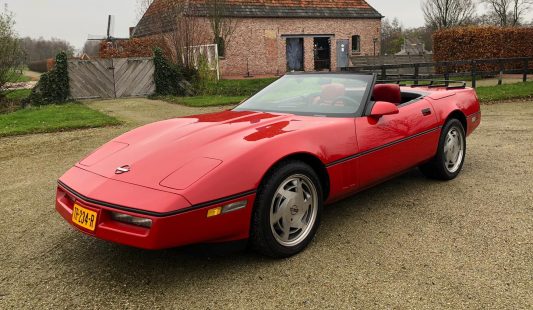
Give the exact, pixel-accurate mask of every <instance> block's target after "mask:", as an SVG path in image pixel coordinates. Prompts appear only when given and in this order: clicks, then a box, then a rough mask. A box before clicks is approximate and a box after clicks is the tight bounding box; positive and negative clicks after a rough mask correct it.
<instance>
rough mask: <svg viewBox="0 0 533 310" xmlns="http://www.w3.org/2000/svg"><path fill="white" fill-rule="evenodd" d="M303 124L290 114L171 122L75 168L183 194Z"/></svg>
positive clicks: (125, 138) (129, 136)
mask: <svg viewBox="0 0 533 310" xmlns="http://www.w3.org/2000/svg"><path fill="white" fill-rule="evenodd" d="M305 126H306V122H304V121H302V119H301V118H300V117H297V116H294V115H288V114H273V113H259V112H236V111H224V112H220V113H214V114H205V115H199V116H191V117H186V118H178V119H171V120H167V121H162V122H158V123H154V124H150V125H147V126H144V127H141V128H138V129H135V130H133V131H131V132H128V133H126V134H124V135H122V136H120V137H118V138H116V139H114V140H113V141H111V142H109V143H107V144H105V145H104V146H102V147H101V148H99V149H98V150H96V151H95V152H93V153H92V154H90V155H89V156H88V157H87V158H85V159H83V160H82V161H80V162H79V163H78V164H77V167H78V168H81V169H84V170H87V171H90V172H93V173H96V174H98V175H100V176H103V177H106V178H110V179H114V180H118V181H122V182H127V183H132V184H136V185H141V186H146V187H150V188H156V189H162V188H163V189H165V188H167V189H173V190H183V189H186V188H187V187H188V186H190V185H192V184H193V183H194V182H196V181H198V180H199V179H200V178H202V177H203V176H205V175H207V174H209V173H210V172H211V171H213V170H214V169H216V168H217V167H218V166H220V165H222V164H223V163H224V161H225V160H228V159H232V158H234V157H235V156H237V155H238V154H242V153H243V152H246V151H247V149H248V148H250V147H253V146H254V144H256V143H264V142H266V141H268V140H271V139H273V138H275V137H277V136H280V135H283V134H287V133H290V132H294V131H296V130H300V129H301V128H303V127H305Z"/></svg>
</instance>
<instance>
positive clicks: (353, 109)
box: [235, 74, 374, 117]
mask: <svg viewBox="0 0 533 310" xmlns="http://www.w3.org/2000/svg"><path fill="white" fill-rule="evenodd" d="M373 82H374V76H373V75H357V74H295V75H286V76H284V77H282V78H280V79H279V80H277V81H276V82H274V83H272V84H271V85H270V86H268V87H266V88H265V89H263V90H262V91H260V92H259V93H257V94H256V95H255V96H253V97H251V98H250V99H248V100H246V101H245V102H244V103H243V104H241V105H240V106H238V107H237V108H236V109H235V111H260V112H277V113H290V114H297V115H316V116H339V117H341V116H342V117H344V116H353V115H354V114H355V113H357V112H358V111H360V109H362V108H363V105H364V104H365V102H366V100H367V99H368V95H369V94H370V88H371V87H372V84H373Z"/></svg>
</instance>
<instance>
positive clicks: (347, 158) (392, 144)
mask: <svg viewBox="0 0 533 310" xmlns="http://www.w3.org/2000/svg"><path fill="white" fill-rule="evenodd" d="M441 128H442V126H439V127H435V128H433V129H429V130H426V131H423V132H421V133H417V134H416V135H412V136H409V137H406V138H402V139H400V140H396V141H393V142H389V143H387V144H384V145H382V146H378V147H376V148H373V149H370V150H367V151H364V152H361V153H357V154H354V155H351V156H348V157H345V158H341V159H339V160H336V161H334V162H331V163H329V164H327V165H326V168H329V167H332V166H335V165H338V164H342V163H345V162H347V161H350V160H353V159H356V158H359V157H362V156H365V155H368V154H371V153H374V152H377V151H381V150H383V149H386V148H388V147H391V146H394V145H397V144H400V143H402V142H405V141H409V140H412V139H414V138H418V137H420V136H423V135H427V134H429V133H432V132H435V131H438V130H440V129H441Z"/></svg>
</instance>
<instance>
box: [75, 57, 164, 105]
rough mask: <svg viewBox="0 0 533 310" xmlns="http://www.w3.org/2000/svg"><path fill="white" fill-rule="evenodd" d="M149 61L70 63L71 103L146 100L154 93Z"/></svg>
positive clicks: (110, 60) (85, 61)
mask: <svg viewBox="0 0 533 310" xmlns="http://www.w3.org/2000/svg"><path fill="white" fill-rule="evenodd" d="M154 71H155V67H154V62H153V60H152V58H113V59H95V60H70V61H69V63H68V73H69V82H70V94H71V97H72V98H73V99H92V98H122V97H139V96H148V95H151V94H153V93H154V92H155V82H154Z"/></svg>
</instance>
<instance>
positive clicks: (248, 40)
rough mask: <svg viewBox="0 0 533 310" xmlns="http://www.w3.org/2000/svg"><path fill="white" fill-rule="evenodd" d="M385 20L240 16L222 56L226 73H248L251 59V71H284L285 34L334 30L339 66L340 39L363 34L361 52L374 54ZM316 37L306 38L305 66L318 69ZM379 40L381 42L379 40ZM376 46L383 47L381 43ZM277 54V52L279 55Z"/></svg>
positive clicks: (334, 53)
mask: <svg viewBox="0 0 533 310" xmlns="http://www.w3.org/2000/svg"><path fill="white" fill-rule="evenodd" d="M380 27H381V21H380V20H377V19H290V18H253V19H251V18H250V19H248V18H245V19H238V22H237V28H236V31H235V33H234V34H233V36H232V38H231V40H230V42H229V44H228V46H227V47H226V59H223V60H221V62H220V64H221V71H222V74H223V75H225V76H232V75H235V76H236V75H244V74H246V72H247V66H246V63H247V61H248V64H249V70H250V73H251V74H253V75H260V74H283V73H285V71H286V57H285V45H286V42H285V37H283V36H284V35H313V34H316V35H320V34H332V35H334V37H333V38H332V42H331V58H332V59H331V65H332V69H333V70H335V68H336V66H337V62H336V55H337V52H336V40H338V39H349V40H350V41H351V38H352V35H359V36H361V55H373V52H374V43H373V38H379V33H380ZM313 43H314V41H313V37H305V39H304V49H305V56H304V64H305V65H304V67H305V70H306V71H313V70H314V54H313ZM378 44H379V43H378ZM376 50H378V51H379V50H380V47H379V45H377V46H376ZM276 55H277V56H276Z"/></svg>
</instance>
